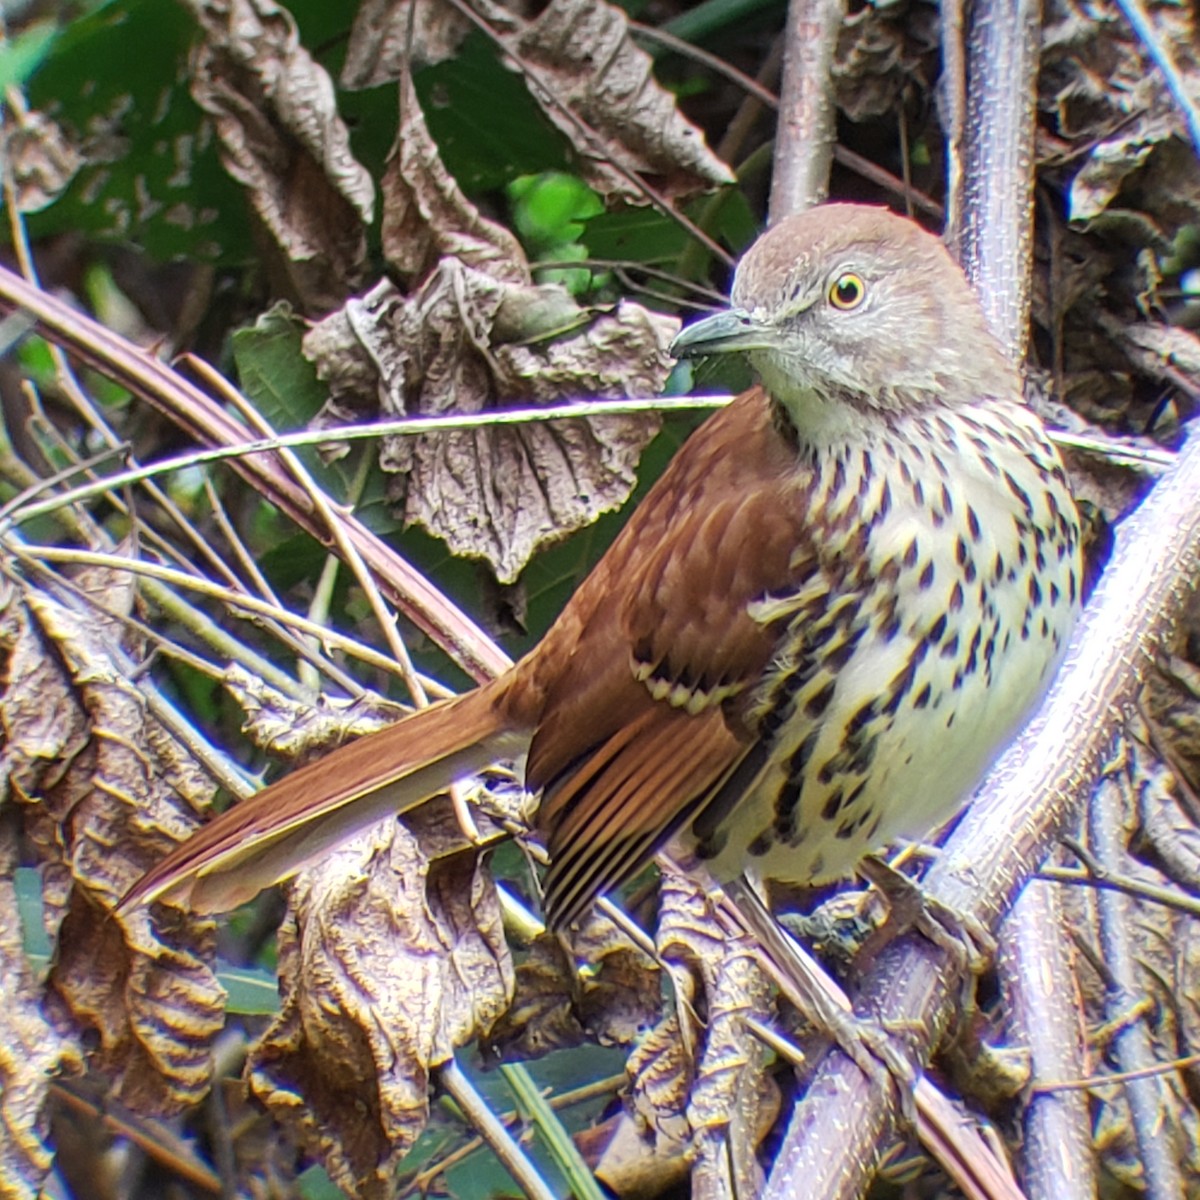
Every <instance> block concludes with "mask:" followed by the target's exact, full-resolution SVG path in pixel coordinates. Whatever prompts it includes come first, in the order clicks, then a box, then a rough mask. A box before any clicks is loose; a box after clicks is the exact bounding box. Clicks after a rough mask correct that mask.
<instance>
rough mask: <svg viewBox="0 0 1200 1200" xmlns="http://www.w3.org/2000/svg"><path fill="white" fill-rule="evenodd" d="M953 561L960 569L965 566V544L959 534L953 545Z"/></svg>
mask: <svg viewBox="0 0 1200 1200" xmlns="http://www.w3.org/2000/svg"><path fill="white" fill-rule="evenodd" d="M954 561H955V562H956V563H958V565H959V566H960V567H965V566H966V565H967V543H966V542H965V541H964V540H963V537H962V534H959V536H958V539H957V540H956V541H955V543H954Z"/></svg>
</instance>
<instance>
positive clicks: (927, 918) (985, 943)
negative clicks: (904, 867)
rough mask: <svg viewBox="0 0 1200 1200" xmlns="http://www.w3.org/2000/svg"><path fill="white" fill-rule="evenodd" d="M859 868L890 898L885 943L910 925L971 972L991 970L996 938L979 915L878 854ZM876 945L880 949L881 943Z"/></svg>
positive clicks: (880, 935)
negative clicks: (943, 898) (936, 895)
mask: <svg viewBox="0 0 1200 1200" xmlns="http://www.w3.org/2000/svg"><path fill="white" fill-rule="evenodd" d="M858 870H859V874H860V875H862V877H863V878H864V879H866V880H867V881H868V882H869V883H873V884H874V885H875V886H876V887H877V888H878V889H879V891H880V892H881V893H882V895H883V896H884V898H885V899H886V900H887V903H888V919H887V921H886V922H885V924H884V925H883V926H881V927H880V929H878V930H877V931H876V933H875V937H876V938H882V939H883V944H886V943H887V942H890V941H891V940H892V939H893V938H894V937H896V936H898V935H899V934H900V933H903V932H904V931H905V930H906V929H916V930H917V932H918V933H920V934H922V935H923V936H924V937H926V938H928V939H929V941H931V942H932V943H933V944H934V945H935V946H937V947H939V948H940V949H942V950H945V951H946V952H947V953H948V954H949V955H951V957H952V958H953V959H954V961H955V962H956V963H957V964H958V966H959V967H960V968H962V969H964V970H965V971H966V972H967V973H968V974H969V975H971V976H973V977H978V976H979V975H982V974H983V973H984V971H986V970H987V968H988V965H989V964H990V963H991V961H992V960H993V959H994V958H995V955H996V939H995V938H994V937H992V935H991V933H990V932H989V931H988V930H987V928H986V927H985V926H984V925H983V923H982V922H981V921H980V920H979V919H978V918H977V917H975V916H973V915H972V914H971V913H967V912H960V911H959V910H957V909H953V908H951V907H950V906H949V905H947V904H943V903H942V901H940V900H937V899H935V898H934V897H933V896H931V895H930V894H929V893H928V892H926V891H925V890H924V889H923V888H922V887H921V885H920V884H918V883H915V882H913V880H911V879H909V878H908V876H907V875H902V874H901V873H900V872H899V871H897V870H896V869H895V868H894V867H892V866H890V865H889V864H888V863H886V862H884V860H883V859H881V858H879V857H877V856H876V855H873V854H870V855H868V856H867V857H866V858H864V859H863V860H862V862H861V863H859V867H858ZM873 949H874V951H875V952H876V953H878V951H879V949H881V946H880V945H878V944H877V945H875V946H874V947H873Z"/></svg>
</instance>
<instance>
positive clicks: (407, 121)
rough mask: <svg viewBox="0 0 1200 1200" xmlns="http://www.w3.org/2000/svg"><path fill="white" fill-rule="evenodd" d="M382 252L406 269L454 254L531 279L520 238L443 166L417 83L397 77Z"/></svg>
mask: <svg viewBox="0 0 1200 1200" xmlns="http://www.w3.org/2000/svg"><path fill="white" fill-rule="evenodd" d="M382 187H383V231H382V234H383V253H384V257H385V258H386V259H387V260H388V262H389V263H390V264H391V265H392V267H393V268H395V270H396V271H398V272H399V273H400V274H401V275H404V276H422V275H424V274H425V273H426V272H427V271H428V270H429V269H430V268H431V267H432V266H433V264H434V263H435V262H436V261H437V260H438V259H439V258H444V257H446V256H450V257H453V258H455V259H457V260H459V261H460V262H462V263H463V264H464V265H465V266H467V267H470V268H474V269H476V270H479V271H481V272H485V273H486V274H487V275H489V276H490V277H492V278H494V279H496V280H497V281H503V282H506V283H514V284H521V283H528V282H529V266H528V264H527V263H526V261H525V252H524V251H523V250H522V249H521V243H520V242H518V241H517V239H516V237H515V236H514V235H513V234H512V233H511V232H510V231H509V230H508V229H506V228H505V227H504V226H503V225H501V224H499V223H498V222H496V221H489V220H488V219H487V218H486V217H484V216H482V215H481V214H480V212H479V210H478V209H477V208H476V207H475V205H473V204H472V203H471V202H470V201H469V200H468V199H467V198H466V196H465V195H464V194H463V192H462V189H461V188H460V187H459V186H458V183H457V181H456V180H455V179H454V176H453V175H451V174H450V172H449V171H447V170H446V167H445V165H444V164H443V162H442V156H441V152H440V151H439V150H438V147H437V143H436V142H435V141H434V140H433V138H432V136H431V135H430V133H429V127H428V126H427V125H426V123H425V114H424V113H423V112H422V111H421V103H420V101H419V100H418V99H417V93H416V90H415V89H414V87H413V85H412V77H411V76H410V75H408V74H404V75H402V76H401V79H400V127H399V130H398V131H397V134H396V145H395V147H394V148H393V150H392V153H391V155H390V156H389V158H388V162H387V168H386V170H385V171H384V175H383V184H382Z"/></svg>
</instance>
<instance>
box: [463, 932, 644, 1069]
mask: <svg viewBox="0 0 1200 1200" xmlns="http://www.w3.org/2000/svg"><path fill="white" fill-rule="evenodd" d="M570 950H571V952H570V954H569V955H568V954H567V952H566V951H565V950H564V947H563V942H562V940H561V938H560V937H559V935H557V934H552V933H546V934H543V935H542V936H541V937H539V938H537V939H536V940H535V941H534V943H533V945H532V946H531V947H530V948H529V953H528V954H527V955H526V956H525V957H524V958H523V959H522V961H521V963H520V964H519V965H518V967H517V971H516V987H515V989H514V993H513V1003H512V1004H511V1006H510V1007H509V1009H508V1011H507V1012H506V1013H505V1014H504V1016H503V1017H502V1018H501V1019H500V1020H499V1021H498V1022H497V1023H496V1024H495V1025H494V1026H493V1027H492V1029H491V1030H490V1031H489V1032H488V1034H487V1037H486V1038H484V1039H483V1040H482V1042H481V1045H482V1048H483V1050H484V1052H485V1053H486V1054H490V1055H493V1056H495V1057H497V1058H501V1059H503V1060H505V1061H512V1060H514V1059H523V1058H536V1057H538V1056H540V1055H542V1054H546V1053H548V1052H549V1051H551V1050H562V1049H566V1048H568V1047H571V1046H577V1045H579V1044H580V1043H581V1042H583V1041H585V1040H588V1041H595V1042H599V1043H600V1044H601V1045H628V1044H629V1043H630V1042H632V1041H633V1040H634V1039H635V1038H636V1037H637V1036H639V1034H640V1033H641V1032H642V1031H643V1030H645V1029H647V1028H649V1027H650V1026H651V1025H652V1024H654V1022H655V1021H657V1020H658V1016H659V1011H660V1009H661V1008H662V983H661V979H660V976H659V971H658V967H657V965H656V964H655V962H654V960H653V959H651V958H649V957H648V956H647V955H646V954H645V953H644V952H643V951H641V950H639V949H638V948H637V947H636V946H635V945H634V944H633V943H632V942H631V941H630V940H629V938H628V937H627V936H626V935H625V934H624V933H622V932H621V930H620V929H618V928H617V926H616V925H615V924H613V922H612V921H610V920H609V919H608V918H607V917H605V916H603V915H602V914H600V913H599V912H596V911H593V912H592V913H590V914H589V916H588V917H587V918H586V919H585V921H584V923H583V925H582V927H581V928H578V929H575V930H573V931H572V932H571V934H570ZM581 962H582V963H587V964H588V969H587V971H586V972H584V973H581V972H580V971H579V970H578V969H577V967H576V964H577V963H581Z"/></svg>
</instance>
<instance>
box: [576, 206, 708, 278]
mask: <svg viewBox="0 0 1200 1200" xmlns="http://www.w3.org/2000/svg"><path fill="white" fill-rule="evenodd" d="M690 241H691V238H690V236H689V235H688V233H687V231H686V230H685V229H684V228H683V227H682V226H681V225H680V224H679V222H678V221H673V220H671V218H670V217H667V216H664V215H663V214H662V213H660V212H659V211H658V210H657V209H653V208H635V207H633V206H632V205H626V206H624V207H620V208H616V209H614V210H613V211H612V212H608V213H601V214H600V215H599V216H596V217H591V218H589V219H588V220H587V221H585V222H584V232H583V243H584V245H585V246H587V248H588V252H589V253H590V254H591V256H592V257H593V258H616V259H629V260H630V261H632V262H640V263H653V264H657V265H660V266H661V265H664V264H665V265H670V264H671V263H673V262H674V261H675V260H676V259H677V258H678V257H679V256H680V254H682V253H683V250H684V248H685V247H686V246H687V245H688V243H689V242H690Z"/></svg>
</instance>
